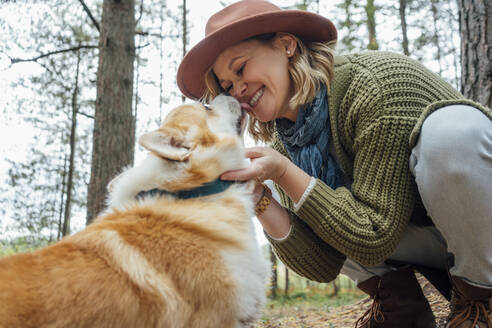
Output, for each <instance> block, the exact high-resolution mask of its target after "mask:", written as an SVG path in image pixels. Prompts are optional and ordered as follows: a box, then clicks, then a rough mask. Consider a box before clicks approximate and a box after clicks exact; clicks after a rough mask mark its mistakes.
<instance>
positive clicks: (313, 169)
mask: <svg viewBox="0 0 492 328" xmlns="http://www.w3.org/2000/svg"><path fill="white" fill-rule="evenodd" d="M276 125H277V131H278V134H279V136H280V140H281V141H282V143H283V144H284V146H285V148H286V150H287V152H288V153H289V156H290V158H291V159H292V161H293V162H294V164H296V165H297V166H299V167H300V168H301V169H302V170H303V171H304V172H306V173H307V174H309V175H311V176H313V177H315V178H318V179H321V180H322V181H324V182H325V183H326V184H327V185H328V186H330V187H331V188H332V189H336V188H337V187H340V186H342V185H343V173H342V170H341V169H340V167H339V166H338V163H337V162H336V161H335V159H334V158H333V156H332V155H331V154H330V152H329V150H328V146H329V144H330V138H331V127H330V117H329V115H328V96H327V94H326V86H325V85H324V84H322V85H321V86H320V88H319V91H318V93H317V94H316V97H315V98H314V101H313V102H312V104H311V105H310V106H304V107H301V108H300V109H299V113H298V114H297V120H296V121H295V122H292V121H289V120H288V119H285V118H280V119H277V120H276Z"/></svg>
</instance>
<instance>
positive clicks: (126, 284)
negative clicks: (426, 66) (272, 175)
mask: <svg viewBox="0 0 492 328" xmlns="http://www.w3.org/2000/svg"><path fill="white" fill-rule="evenodd" d="M242 116H243V115H242V113H241V109H240V106H239V104H238V103H237V102H236V101H235V100H234V99H233V98H230V97H225V96H219V97H217V98H216V100H214V101H213V102H212V104H211V105H210V109H207V108H206V107H204V106H203V105H201V104H187V105H182V106H180V107H178V108H176V109H174V110H173V111H172V112H170V114H169V115H168V116H167V117H166V119H165V121H164V122H163V124H162V126H161V127H160V128H159V129H158V130H156V131H154V132H151V133H148V134H146V135H144V136H142V137H141V138H140V140H139V142H140V144H141V145H142V146H143V147H144V148H146V149H147V150H149V154H148V156H147V157H146V159H145V160H144V161H143V162H142V163H141V164H140V165H138V166H136V167H133V168H129V169H127V170H125V171H124V172H123V173H122V174H120V175H119V176H118V177H116V178H115V179H114V180H113V181H112V182H111V184H110V186H109V189H110V194H109V197H108V208H107V210H105V212H104V213H103V214H101V215H100V216H99V217H97V218H96V219H95V220H94V222H93V223H92V224H90V225H88V226H87V227H86V229H84V230H83V231H81V232H78V233H76V234H74V235H73V236H70V237H67V238H64V239H63V240H61V241H60V242H58V243H55V244H53V245H51V246H48V247H45V248H43V249H40V250H37V251H34V252H31V253H24V254H18V255H14V256H10V257H6V258H2V259H0V327H1V328H11V327H37V328H40V327H72V328H76V327H132V328H134V327H139V328H145V327H168V328H181V327H183V328H195V327H197V328H198V327H203V328H205V327H210V328H212V327H213V328H218V327H225V328H226V327H234V328H238V327H248V326H249V325H250V324H251V323H252V322H253V321H254V320H256V319H257V318H258V317H259V315H260V313H261V309H262V306H263V304H264V301H265V285H266V279H267V274H268V271H269V269H268V264H267V262H266V261H265V259H264V258H263V256H262V254H261V252H260V249H259V247H258V245H257V242H256V240H255V234H254V228H253V224H252V221H251V218H252V217H253V216H254V204H253V203H252V198H251V195H250V191H249V187H248V186H247V185H246V184H233V185H231V186H230V187H228V188H227V189H226V190H225V191H223V192H220V193H217V194H213V195H209V196H204V197H198V198H191V199H176V198H175V197H173V196H170V195H163V196H146V197H144V198H143V199H137V197H136V195H137V194H138V193H139V192H140V191H146V190H151V189H154V188H159V189H163V190H168V191H177V190H182V189H190V188H194V187H197V186H199V185H202V184H204V183H206V182H209V181H212V180H215V179H217V178H218V177H219V175H220V174H221V173H223V172H224V171H227V170H231V169H238V168H242V167H244V166H245V165H247V162H246V161H245V160H244V146H243V142H242V138H241V135H240V134H242V131H244V126H243V127H242V128H241V131H238V122H240V121H242V123H244V119H242V120H241V118H242ZM243 125H244V124H243Z"/></svg>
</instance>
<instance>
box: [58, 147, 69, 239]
mask: <svg viewBox="0 0 492 328" xmlns="http://www.w3.org/2000/svg"><path fill="white" fill-rule="evenodd" d="M62 139H63V138H62ZM67 162H68V159H67V155H66V154H65V158H64V160H63V174H62V185H61V195H60V196H61V200H60V209H59V213H58V233H57V235H56V239H57V240H60V239H61V237H62V230H63V213H64V209H63V207H64V204H65V186H66V180H65V179H66V177H67Z"/></svg>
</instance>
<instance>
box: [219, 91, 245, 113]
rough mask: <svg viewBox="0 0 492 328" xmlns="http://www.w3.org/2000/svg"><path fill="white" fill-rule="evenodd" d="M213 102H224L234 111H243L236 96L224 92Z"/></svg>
mask: <svg viewBox="0 0 492 328" xmlns="http://www.w3.org/2000/svg"><path fill="white" fill-rule="evenodd" d="M212 104H223V105H225V106H226V107H227V108H228V109H229V110H230V111H231V112H232V113H234V114H238V115H239V114H240V113H241V105H240V104H239V101H237V100H236V98H234V97H231V96H227V95H224V94H220V95H218V96H217V97H215V99H214V100H213V101H212Z"/></svg>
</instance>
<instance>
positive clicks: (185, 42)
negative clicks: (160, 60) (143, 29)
mask: <svg viewBox="0 0 492 328" xmlns="http://www.w3.org/2000/svg"><path fill="white" fill-rule="evenodd" d="M186 10H187V9H186V0H183V22H182V23H183V39H182V41H183V57H184V56H185V55H186V45H187V44H188V39H187V37H188V21H187V18H186ZM181 101H182V102H185V96H184V95H182V96H181Z"/></svg>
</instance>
